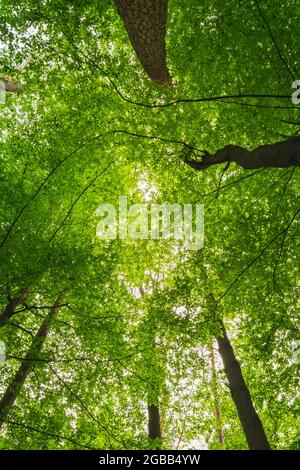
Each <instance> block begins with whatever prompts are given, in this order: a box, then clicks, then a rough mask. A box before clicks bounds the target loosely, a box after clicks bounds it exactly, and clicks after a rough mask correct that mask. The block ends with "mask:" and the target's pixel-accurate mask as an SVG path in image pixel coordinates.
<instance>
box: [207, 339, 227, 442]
mask: <svg viewBox="0 0 300 470" xmlns="http://www.w3.org/2000/svg"><path fill="white" fill-rule="evenodd" d="M210 365H211V376H212V388H213V394H214V407H215V418H216V432H217V435H218V441H219V444H224V435H223V428H222V421H221V410H220V403H219V393H218V380H217V371H216V362H215V353H214V348H213V344H211V346H210Z"/></svg>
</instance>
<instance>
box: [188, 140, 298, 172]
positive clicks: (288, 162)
mask: <svg viewBox="0 0 300 470" xmlns="http://www.w3.org/2000/svg"><path fill="white" fill-rule="evenodd" d="M184 161H185V163H187V164H188V165H189V166H191V167H192V168H194V169H195V170H205V169H206V168H208V167H210V166H211V165H218V164H222V163H225V162H234V163H236V164H237V165H239V166H241V167H242V168H244V169H245V170H254V169H257V168H286V167H289V166H300V137H292V138H291V139H288V140H284V141H282V142H277V143H275V144H269V145H262V146H260V147H257V148H256V149H254V150H247V149H245V148H243V147H238V146H237V145H226V147H224V148H223V149H221V150H218V151H217V152H216V153H215V154H209V153H207V154H205V155H204V156H203V158H202V161H201V162H199V161H196V160H191V159H190V158H185V159H184Z"/></svg>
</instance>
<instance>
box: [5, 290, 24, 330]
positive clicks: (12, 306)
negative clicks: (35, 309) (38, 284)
mask: <svg viewBox="0 0 300 470" xmlns="http://www.w3.org/2000/svg"><path fill="white" fill-rule="evenodd" d="M26 294H27V289H22V291H21V295H20V297H17V298H15V299H11V300H10V301H9V302H8V304H7V305H6V307H5V309H4V310H3V312H2V313H0V328H1V326H3V325H5V323H6V322H7V321H8V320H9V319H10V318H11V317H12V316H13V315H14V313H15V310H16V308H17V306H18V305H20V304H23V303H24V302H25V298H26Z"/></svg>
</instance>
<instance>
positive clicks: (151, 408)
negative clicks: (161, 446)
mask: <svg viewBox="0 0 300 470" xmlns="http://www.w3.org/2000/svg"><path fill="white" fill-rule="evenodd" d="M148 436H149V439H161V437H162V436H161V426H160V414H159V408H158V406H156V405H149V404H148Z"/></svg>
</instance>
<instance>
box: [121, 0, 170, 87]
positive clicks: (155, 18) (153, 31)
mask: <svg viewBox="0 0 300 470" xmlns="http://www.w3.org/2000/svg"><path fill="white" fill-rule="evenodd" d="M114 1H115V4H116V7H117V10H118V13H119V15H120V16H121V18H122V20H123V22H124V25H125V28H126V30H127V33H128V36H129V39H130V42H131V44H132V46H133V48H134V50H135V52H136V54H137V56H138V58H139V61H140V62H141V64H142V66H143V68H144V70H145V72H146V73H147V75H148V76H149V77H150V78H151V80H153V81H154V82H156V83H158V84H159V85H165V86H169V85H171V84H172V79H171V77H170V74H169V71H168V68H167V63H166V43H165V37H166V21H167V13H168V0H114Z"/></svg>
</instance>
